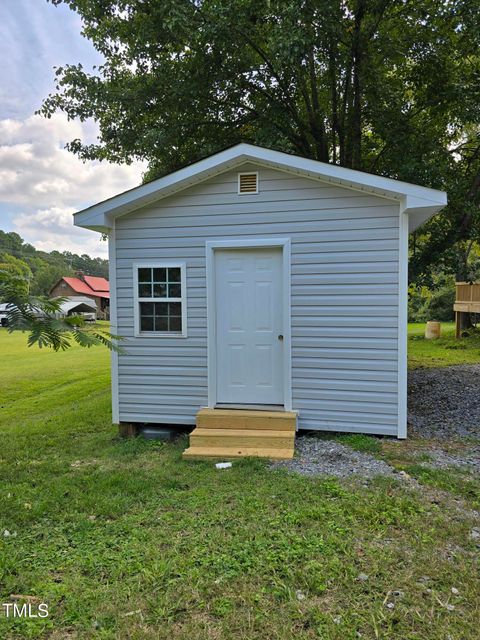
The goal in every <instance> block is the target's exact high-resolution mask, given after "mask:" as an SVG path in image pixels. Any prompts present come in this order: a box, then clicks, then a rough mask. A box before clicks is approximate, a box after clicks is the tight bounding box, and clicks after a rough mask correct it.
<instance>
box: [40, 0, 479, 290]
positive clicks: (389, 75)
mask: <svg viewBox="0 0 480 640" xmlns="http://www.w3.org/2000/svg"><path fill="white" fill-rule="evenodd" d="M51 1H52V2H53V3H54V4H60V3H61V2H64V3H65V4H67V5H69V6H70V7H71V8H72V9H73V10H75V11H76V12H78V14H79V15H80V16H81V18H82V21H83V33H84V35H85V36H86V37H87V38H89V39H90V40H91V41H92V43H93V45H94V46H95V47H96V49H97V50H98V51H100V52H101V53H102V54H103V56H104V59H105V62H104V64H103V65H101V66H100V67H99V68H98V69H95V70H94V72H93V73H88V72H87V71H86V70H85V69H84V68H83V67H82V66H81V65H67V66H64V67H60V68H58V69H57V70H56V78H57V87H56V92H55V93H54V94H52V95H51V96H49V97H48V98H46V100H45V101H44V103H43V105H42V108H41V110H40V112H41V113H42V114H43V115H45V116H47V117H49V116H51V115H52V114H53V113H54V112H56V111H57V110H60V111H63V112H65V113H66V114H67V115H68V116H69V117H70V118H79V119H80V120H86V119H89V118H93V119H95V120H96V121H97V122H98V124H99V127H100V136H99V139H98V142H97V143H96V144H85V143H83V142H82V141H81V140H73V141H71V142H70V144H69V148H70V150H71V151H72V152H74V153H76V154H77V155H78V156H80V157H81V158H84V159H106V160H109V161H113V162H131V161H133V160H134V159H143V160H147V161H148V163H149V170H148V171H147V174H146V179H149V178H154V177H158V176H160V175H163V174H165V173H167V172H169V171H172V170H175V169H177V168H179V167H180V166H182V165H184V164H186V163H188V162H191V161H194V160H196V159H198V158H200V157H202V156H205V155H207V154H209V153H212V152H215V151H218V150H219V149H221V148H224V147H226V146H229V145H231V144H234V143H236V142H239V141H247V142H251V143H254V144H260V145H264V146H267V147H272V148H276V149H280V150H284V151H287V152H292V153H297V154H300V155H304V156H307V157H311V158H314V159H317V160H321V161H324V162H333V163H338V164H341V165H343V166H347V167H353V168H356V169H361V170H364V171H371V172H375V173H379V174H382V175H387V176H389V177H393V178H399V179H403V180H407V181H411V182H416V183H419V184H424V185H428V186H432V187H437V188H443V189H446V190H447V191H448V193H449V198H450V204H449V206H448V208H447V209H446V210H445V212H444V213H443V214H441V215H440V216H437V218H436V219H435V220H434V221H432V222H430V223H429V224H428V225H426V226H425V227H424V228H423V229H422V233H421V234H418V237H417V239H416V245H415V247H416V252H415V255H414V258H413V261H412V268H413V274H414V276H415V277H417V278H418V277H421V276H422V274H425V273H426V271H427V267H428V265H429V264H430V263H431V262H432V261H437V262H438V261H443V264H444V266H445V268H446V269H451V270H457V271H458V269H460V270H463V271H465V269H466V263H465V261H463V263H462V259H461V256H462V255H463V256H465V252H467V254H468V247H469V245H470V243H471V242H472V241H473V242H475V241H476V240H478V238H479V228H480V221H479V214H478V207H479V201H480V128H479V127H480V82H479V79H480V58H479V44H480V10H479V3H478V0H443V1H441V2H438V1H437V0H323V1H322V2H318V1H314V0H303V1H302V2H297V1H294V0H255V1H254V2H253V1H252V0H51ZM462 252H463V253H462Z"/></svg>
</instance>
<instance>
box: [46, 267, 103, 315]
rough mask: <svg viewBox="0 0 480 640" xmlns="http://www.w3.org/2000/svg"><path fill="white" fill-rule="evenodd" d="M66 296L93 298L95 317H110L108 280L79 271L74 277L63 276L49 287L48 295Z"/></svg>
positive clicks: (70, 297) (52, 296) (71, 297)
mask: <svg viewBox="0 0 480 640" xmlns="http://www.w3.org/2000/svg"><path fill="white" fill-rule="evenodd" d="M59 296H62V297H68V298H69V299H70V300H73V299H74V298H78V297H83V298H85V297H86V298H89V299H90V300H93V301H94V302H95V305H96V309H97V311H96V313H97V318H99V319H100V320H108V319H109V318H110V285H109V282H108V280H106V279H105V278H100V277H98V276H87V275H85V274H83V273H82V272H81V271H77V272H76V276H75V277H70V276H64V277H62V278H61V279H60V280H59V281H58V282H56V283H55V284H54V286H53V287H52V288H51V289H50V297H51V298H57V297H59Z"/></svg>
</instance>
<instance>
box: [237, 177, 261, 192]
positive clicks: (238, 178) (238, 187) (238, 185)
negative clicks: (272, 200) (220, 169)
mask: <svg viewBox="0 0 480 640" xmlns="http://www.w3.org/2000/svg"><path fill="white" fill-rule="evenodd" d="M240 176H256V183H257V189H256V191H240ZM237 180H238V184H237V193H238V195H239V196H254V195H256V194H258V171H240V172H239V173H238V177H237Z"/></svg>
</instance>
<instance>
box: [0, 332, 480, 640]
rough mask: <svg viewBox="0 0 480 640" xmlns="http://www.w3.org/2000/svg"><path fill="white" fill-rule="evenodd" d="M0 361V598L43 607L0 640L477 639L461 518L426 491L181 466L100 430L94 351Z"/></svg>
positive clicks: (470, 547)
mask: <svg viewBox="0 0 480 640" xmlns="http://www.w3.org/2000/svg"><path fill="white" fill-rule="evenodd" d="M0 353H1V356H2V357H1V358H0V381H1V382H0V387H1V396H0V429H1V434H2V440H1V449H0V477H1V482H0V598H1V601H0V602H2V603H3V602H10V601H11V597H12V594H18V595H23V596H30V597H33V598H38V601H39V602H45V603H47V604H48V605H49V612H50V615H49V617H48V618H46V619H32V620H24V619H16V620H13V619H11V618H8V619H7V618H5V617H4V618H1V617H0V638H2V640H3V639H4V638H5V639H10V638H35V639H36V638H52V639H54V640H59V639H64V638H68V639H69V640H71V639H75V638H98V639H102V640H105V639H112V640H113V639H115V640H117V639H123V638H128V639H130V638H132V639H144V638H146V639H147V640H148V639H150V638H151V639H155V640H157V639H163V638H168V639H170V640H176V639H185V640H186V639H188V640H206V639H209V640H223V639H225V640H233V639H237V638H238V639H240V640H257V639H258V640H266V639H273V638H275V639H279V640H282V639H284V640H291V638H299V639H313V638H322V639H326V640H354V639H356V638H358V637H361V638H366V639H368V640H370V639H373V638H384V639H389V640H390V639H398V640H408V639H412V640H413V639H422V640H424V639H431V640H447V639H448V638H452V639H455V640H457V639H458V640H460V639H461V640H469V639H472V640H473V639H476V638H478V620H479V613H480V612H479V599H478V582H477V577H478V575H477V574H476V569H475V560H476V558H477V557H478V548H477V545H476V541H474V540H471V539H470V537H469V534H470V531H471V528H472V526H474V523H475V520H474V516H473V514H472V513H471V512H470V511H468V509H467V508H466V507H462V506H461V504H460V506H459V504H457V503H456V502H455V501H454V500H453V499H450V498H449V497H448V496H446V497H442V496H440V497H439V496H438V495H435V497H432V495H431V493H430V489H429V486H430V485H428V483H426V484H425V491H418V490H413V489H409V488H408V485H407V484H406V483H401V482H397V481H393V480H386V479H378V480H375V481H372V482H369V483H366V484H365V485H364V484H363V483H361V482H355V481H349V482H339V481H336V480H333V479H309V478H302V477H300V476H295V475H288V474H286V473H285V472H281V471H275V472H273V471H271V470H269V469H268V467H267V465H266V464H265V463H264V462H261V461H253V460H243V461H239V462H236V463H235V464H234V466H233V468H232V469H229V470H225V471H218V470H216V469H215V468H214V466H213V464H212V463H210V462H185V461H183V460H182V459H181V451H182V449H183V448H184V446H185V441H182V440H180V441H178V442H176V443H169V444H159V443H154V442H147V441H142V440H140V439H135V440H126V441H121V440H119V439H118V438H117V437H116V432H115V429H114V428H113V427H112V426H111V424H110V421H111V417H110V407H109V404H110V392H109V375H108V360H109V355H108V353H107V351H106V350H103V349H101V348H93V349H90V350H86V349H85V350H84V349H80V348H78V347H75V348H73V349H72V350H71V351H68V352H65V353H58V354H55V353H51V352H49V351H40V350H38V349H27V347H26V346H25V336H23V335H21V334H18V335H13V336H12V335H9V334H7V333H6V331H5V330H0ZM370 441H371V442H374V441H375V442H376V441H377V439H370ZM362 442H363V444H362ZM352 444H355V446H357V447H362V446H363V447H364V448H365V447H366V445H365V443H364V441H362V438H360V439H359V438H357V441H356V442H355V443H352ZM366 448H367V449H369V450H372V451H373V450H374V449H375V447H374V446H373V445H369V446H368V447H366ZM453 490H454V487H453V488H452V491H453ZM449 495H450V494H449ZM5 530H8V531H9V532H10V533H11V534H13V535H11V536H9V537H5V536H4V531H5ZM360 574H365V575H367V576H368V578H367V579H364V580H361V579H359V575H360ZM452 588H454V589H457V590H458V593H457V592H455V593H452ZM387 605H390V606H387Z"/></svg>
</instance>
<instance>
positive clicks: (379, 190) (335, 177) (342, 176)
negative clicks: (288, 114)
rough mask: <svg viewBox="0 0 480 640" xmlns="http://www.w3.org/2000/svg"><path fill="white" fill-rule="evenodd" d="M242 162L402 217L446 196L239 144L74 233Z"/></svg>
mask: <svg viewBox="0 0 480 640" xmlns="http://www.w3.org/2000/svg"><path fill="white" fill-rule="evenodd" d="M245 162H254V163H259V164H261V165H264V166H269V167H273V168H275V169H280V170H284V171H290V172H292V171H293V172H297V173H299V174H300V175H303V176H305V177H307V178H314V179H319V180H322V181H324V182H331V183H333V184H337V185H340V186H344V187H347V188H350V189H354V190H355V191H364V192H367V193H371V194H374V195H378V196H380V197H384V198H388V199H390V200H396V201H399V202H402V203H403V204H404V206H405V209H404V210H405V212H407V213H410V211H411V210H427V216H426V219H427V218H428V217H430V215H432V212H433V213H436V212H437V211H439V210H440V209H441V208H442V207H443V206H445V204H446V194H445V193H444V192H443V191H437V190H436V189H429V188H428V187H421V186H418V185H413V184H409V183H407V182H400V181H399V180H393V179H391V178H384V177H383V176H376V175H372V174H370V173H364V172H363V171H356V170H354V169H346V168H345V167H339V166H337V165H331V164H326V163H324V162H318V161H317V160H310V159H308V158H302V157H300V156H294V155H290V154H288V153H283V152H281V151H272V150H271V149H265V148H263V147H256V146H253V145H249V144H238V145H236V146H235V147H232V148H230V149H227V150H225V151H221V152H220V153H216V154H215V155H213V156H210V157H208V158H205V159H204V160H200V161H199V162H195V163H194V164H192V165H190V166H188V167H185V168H184V169H180V170H178V171H175V172H174V173H171V174H169V175H167V176H164V177H163V178H159V179H158V180H154V181H153V182H150V183H148V184H144V185H141V186H139V187H136V188H134V189H131V190H130V191H125V192H124V193H121V194H119V195H118V196H114V197H113V198H110V199H109V200H105V201H104V202H100V203H99V204H96V205H93V206H92V207H89V208H88V209H84V210H83V211H80V212H78V213H76V214H75V216H74V223H75V225H77V226H79V227H86V228H89V229H95V230H97V231H102V232H106V231H107V230H108V229H109V228H111V227H112V223H113V220H115V218H117V217H118V216H122V215H125V214H127V213H129V212H131V211H134V210H135V209H138V208H140V207H143V206H145V205H147V204H150V203H152V202H155V201H157V200H160V199H161V198H164V197H166V196H169V195H171V194H173V193H175V192H177V191H181V190H182V189H185V188H187V187H189V186H191V185H194V184H197V183H198V182H201V181H203V180H207V179H208V178H211V177H213V176H215V175H218V174H220V173H223V172H224V171H228V170H229V169H232V168H234V167H237V166H238V165H240V164H243V163H245Z"/></svg>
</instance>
